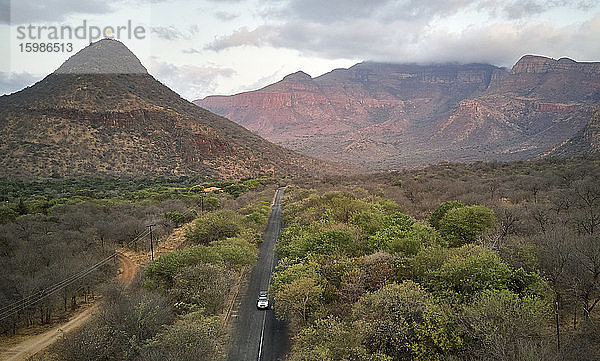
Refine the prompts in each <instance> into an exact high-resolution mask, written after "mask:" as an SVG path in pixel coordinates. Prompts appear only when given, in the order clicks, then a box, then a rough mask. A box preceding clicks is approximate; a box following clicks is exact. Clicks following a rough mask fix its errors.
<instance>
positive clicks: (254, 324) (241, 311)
mask: <svg viewBox="0 0 600 361" xmlns="http://www.w3.org/2000/svg"><path fill="white" fill-rule="evenodd" d="M283 191H284V189H283V188H280V189H278V190H277V193H276V194H275V199H274V201H273V206H272V207H271V216H270V217H269V221H268V223H267V228H266V230H265V233H264V234H263V243H262V244H261V246H260V250H259V253H258V262H257V263H256V266H255V267H254V269H253V270H252V273H251V275H250V281H249V284H248V289H247V292H246V295H244V296H242V297H241V300H240V302H239V303H238V304H237V305H236V306H237V307H236V308H237V309H235V310H234V312H233V317H235V318H234V321H233V322H234V326H235V330H236V331H235V335H234V343H233V346H232V348H231V350H230V352H229V361H277V360H283V358H284V356H285V353H286V351H287V347H288V345H287V328H286V325H285V323H284V322H281V321H279V320H277V319H276V318H275V311H274V310H273V309H269V310H266V311H264V310H258V309H257V308H256V300H257V296H258V292H259V291H262V290H268V288H269V284H270V283H271V275H272V273H273V270H274V268H275V265H276V262H277V259H275V258H274V251H275V244H276V243H277V238H278V237H279V234H280V233H281V198H282V197H283Z"/></svg>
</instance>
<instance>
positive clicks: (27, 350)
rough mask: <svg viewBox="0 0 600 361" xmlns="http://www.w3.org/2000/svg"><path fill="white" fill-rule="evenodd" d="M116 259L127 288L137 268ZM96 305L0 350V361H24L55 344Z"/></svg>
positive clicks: (90, 315) (127, 262)
mask: <svg viewBox="0 0 600 361" xmlns="http://www.w3.org/2000/svg"><path fill="white" fill-rule="evenodd" d="M117 257H118V259H119V261H120V263H121V272H120V274H119V280H120V281H121V283H122V284H123V285H124V286H125V287H129V286H130V285H131V283H132V281H133V278H134V277H135V274H136V272H137V268H138V267H137V266H136V265H135V263H133V262H132V261H131V259H129V258H128V257H127V256H126V255H124V254H123V253H120V252H117ZM98 304H99V303H98V302H96V303H94V304H93V305H91V306H90V307H88V308H86V309H84V310H83V311H81V312H78V313H76V314H74V315H73V316H72V317H71V319H70V320H69V321H68V322H66V323H63V324H61V325H58V326H55V327H53V328H51V329H50V330H48V331H46V332H44V333H41V334H39V335H35V336H32V337H29V338H27V339H26V340H25V341H22V342H20V343H18V344H17V345H14V346H12V347H10V348H9V349H8V350H0V351H1V352H2V353H1V354H0V360H3V361H18V360H26V359H27V358H28V357H31V356H33V355H35V354H36V353H38V352H40V351H42V350H43V349H45V348H46V347H48V346H50V345H52V344H53V343H54V342H56V341H57V340H58V338H59V337H60V336H61V335H63V334H65V333H68V332H70V331H72V330H75V329H77V328H79V327H81V326H82V325H83V324H85V322H87V321H88V320H89V319H90V317H92V315H93V314H94V313H95V311H96V310H98Z"/></svg>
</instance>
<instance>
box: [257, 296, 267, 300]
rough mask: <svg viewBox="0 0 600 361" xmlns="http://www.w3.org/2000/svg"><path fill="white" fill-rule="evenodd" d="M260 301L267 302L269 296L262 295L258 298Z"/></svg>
mask: <svg viewBox="0 0 600 361" xmlns="http://www.w3.org/2000/svg"><path fill="white" fill-rule="evenodd" d="M258 299H259V300H261V301H266V300H267V299H268V298H267V296H263V295H260V296H258Z"/></svg>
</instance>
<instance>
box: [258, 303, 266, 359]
mask: <svg viewBox="0 0 600 361" xmlns="http://www.w3.org/2000/svg"><path fill="white" fill-rule="evenodd" d="M266 320H267V312H265V313H264V314H263V323H262V330H261V331H260V346H259V347H258V357H257V358H256V361H260V358H261V356H262V347H263V340H264V338H265V321H266Z"/></svg>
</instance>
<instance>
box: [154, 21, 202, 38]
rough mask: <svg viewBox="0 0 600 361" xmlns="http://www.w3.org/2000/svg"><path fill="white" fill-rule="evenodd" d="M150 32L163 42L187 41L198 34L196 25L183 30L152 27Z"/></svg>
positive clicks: (173, 27)
mask: <svg viewBox="0 0 600 361" xmlns="http://www.w3.org/2000/svg"><path fill="white" fill-rule="evenodd" d="M150 31H151V32H152V33H154V34H156V36H158V37H159V38H161V39H164V40H189V39H191V38H192V37H194V35H196V34H198V33H199V32H200V27H199V26H198V25H191V26H189V27H188V28H187V29H185V30H180V29H179V28H176V27H175V26H172V25H171V26H153V27H151V28H150Z"/></svg>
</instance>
